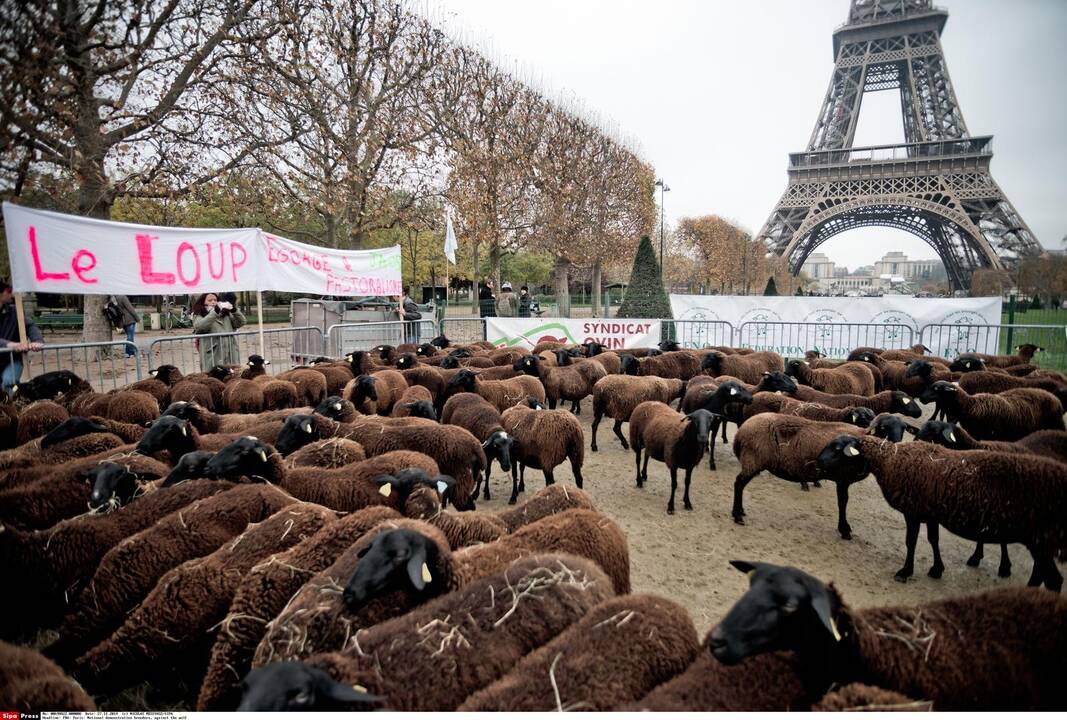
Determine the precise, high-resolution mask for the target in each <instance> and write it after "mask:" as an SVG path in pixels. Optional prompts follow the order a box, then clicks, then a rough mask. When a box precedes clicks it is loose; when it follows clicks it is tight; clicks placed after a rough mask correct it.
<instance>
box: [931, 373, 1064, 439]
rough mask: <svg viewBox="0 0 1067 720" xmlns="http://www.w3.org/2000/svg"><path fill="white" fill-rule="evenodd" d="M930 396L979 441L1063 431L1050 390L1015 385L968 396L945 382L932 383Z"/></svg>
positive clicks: (1059, 410) (1058, 408) (1060, 414)
mask: <svg viewBox="0 0 1067 720" xmlns="http://www.w3.org/2000/svg"><path fill="white" fill-rule="evenodd" d="M924 397H925V398H931V399H933V400H934V402H935V403H936V405H937V409H938V410H939V411H942V412H944V413H945V414H946V415H947V417H948V419H949V420H951V421H953V422H958V423H959V424H960V425H961V426H963V428H964V429H966V430H967V432H969V433H971V435H973V436H974V437H975V438H977V439H979V440H1018V439H1019V438H1021V437H1024V436H1026V435H1029V434H1030V433H1032V432H1037V431H1038V430H1064V429H1067V427H1065V426H1064V423H1063V405H1061V404H1060V401H1059V399H1057V398H1056V396H1055V395H1053V394H1052V393H1050V392H1047V391H1045V390H1038V389H1037V388H1017V389H1015V390H1005V391H1004V392H1001V393H996V394H992V393H978V394H975V395H971V394H970V393H968V392H967V391H965V390H962V389H961V388H959V387H957V386H956V385H953V384H952V383H949V382H943V381H939V382H935V383H934V384H933V385H931V386H930V390H929V391H928V393H927V395H926V396H924Z"/></svg>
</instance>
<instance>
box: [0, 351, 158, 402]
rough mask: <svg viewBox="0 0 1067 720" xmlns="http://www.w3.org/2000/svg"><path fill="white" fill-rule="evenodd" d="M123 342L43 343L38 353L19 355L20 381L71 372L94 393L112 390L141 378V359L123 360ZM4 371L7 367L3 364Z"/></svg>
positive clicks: (135, 356) (4, 352) (5, 352)
mask: <svg viewBox="0 0 1067 720" xmlns="http://www.w3.org/2000/svg"><path fill="white" fill-rule="evenodd" d="M0 353H3V354H7V355H13V354H14V351H12V350H8V349H7V348H3V349H0ZM125 353H126V342H125V341H113V342H98V343H72V344H69V345H49V344H45V346H44V349H43V350H40V351H36V352H34V351H30V352H25V353H23V354H22V378H25V379H28V378H32V377H36V376H37V375H42V374H44V373H46V372H53V371H55V370H70V371H72V372H73V373H75V374H76V375H77V376H78V377H80V378H82V379H83V380H85V381H87V382H88V383H89V384H90V385H92V386H93V389H94V390H97V391H99V392H103V391H105V390H114V389H115V388H119V387H122V386H123V385H126V384H128V383H132V382H136V381H138V380H140V379H142V377H143V375H142V368H141V356H140V354H139V353H138V354H137V355H134V356H132V357H126V356H125ZM4 367H5V369H6V367H7V364H5V365H4Z"/></svg>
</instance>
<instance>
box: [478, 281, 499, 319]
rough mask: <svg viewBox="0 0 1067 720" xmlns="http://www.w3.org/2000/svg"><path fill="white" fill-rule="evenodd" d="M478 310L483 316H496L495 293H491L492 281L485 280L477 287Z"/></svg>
mask: <svg viewBox="0 0 1067 720" xmlns="http://www.w3.org/2000/svg"><path fill="white" fill-rule="evenodd" d="M478 311H479V314H480V315H481V316H482V317H483V318H484V317H496V295H494V294H493V281H492V280H486V281H485V284H484V285H482V286H481V288H479V289H478Z"/></svg>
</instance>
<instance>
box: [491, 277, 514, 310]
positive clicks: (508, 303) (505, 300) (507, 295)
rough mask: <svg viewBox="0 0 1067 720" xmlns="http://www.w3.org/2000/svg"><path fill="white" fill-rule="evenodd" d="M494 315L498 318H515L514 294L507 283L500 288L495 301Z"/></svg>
mask: <svg viewBox="0 0 1067 720" xmlns="http://www.w3.org/2000/svg"><path fill="white" fill-rule="evenodd" d="M496 314H497V315H498V316H500V317H515V292H514V291H513V290H512V289H511V283H509V282H505V283H504V284H502V285H501V286H500V297H498V298H497V299H496Z"/></svg>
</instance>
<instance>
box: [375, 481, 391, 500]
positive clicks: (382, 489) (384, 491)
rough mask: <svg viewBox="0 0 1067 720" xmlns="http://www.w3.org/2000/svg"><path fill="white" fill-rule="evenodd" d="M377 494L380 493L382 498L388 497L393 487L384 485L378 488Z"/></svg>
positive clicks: (387, 484)
mask: <svg viewBox="0 0 1067 720" xmlns="http://www.w3.org/2000/svg"><path fill="white" fill-rule="evenodd" d="M378 492H380V493H381V494H382V496H383V497H389V496H390V495H392V494H393V486H392V485H390V484H389V483H385V484H384V485H382V486H381V487H380V488H378Z"/></svg>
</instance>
